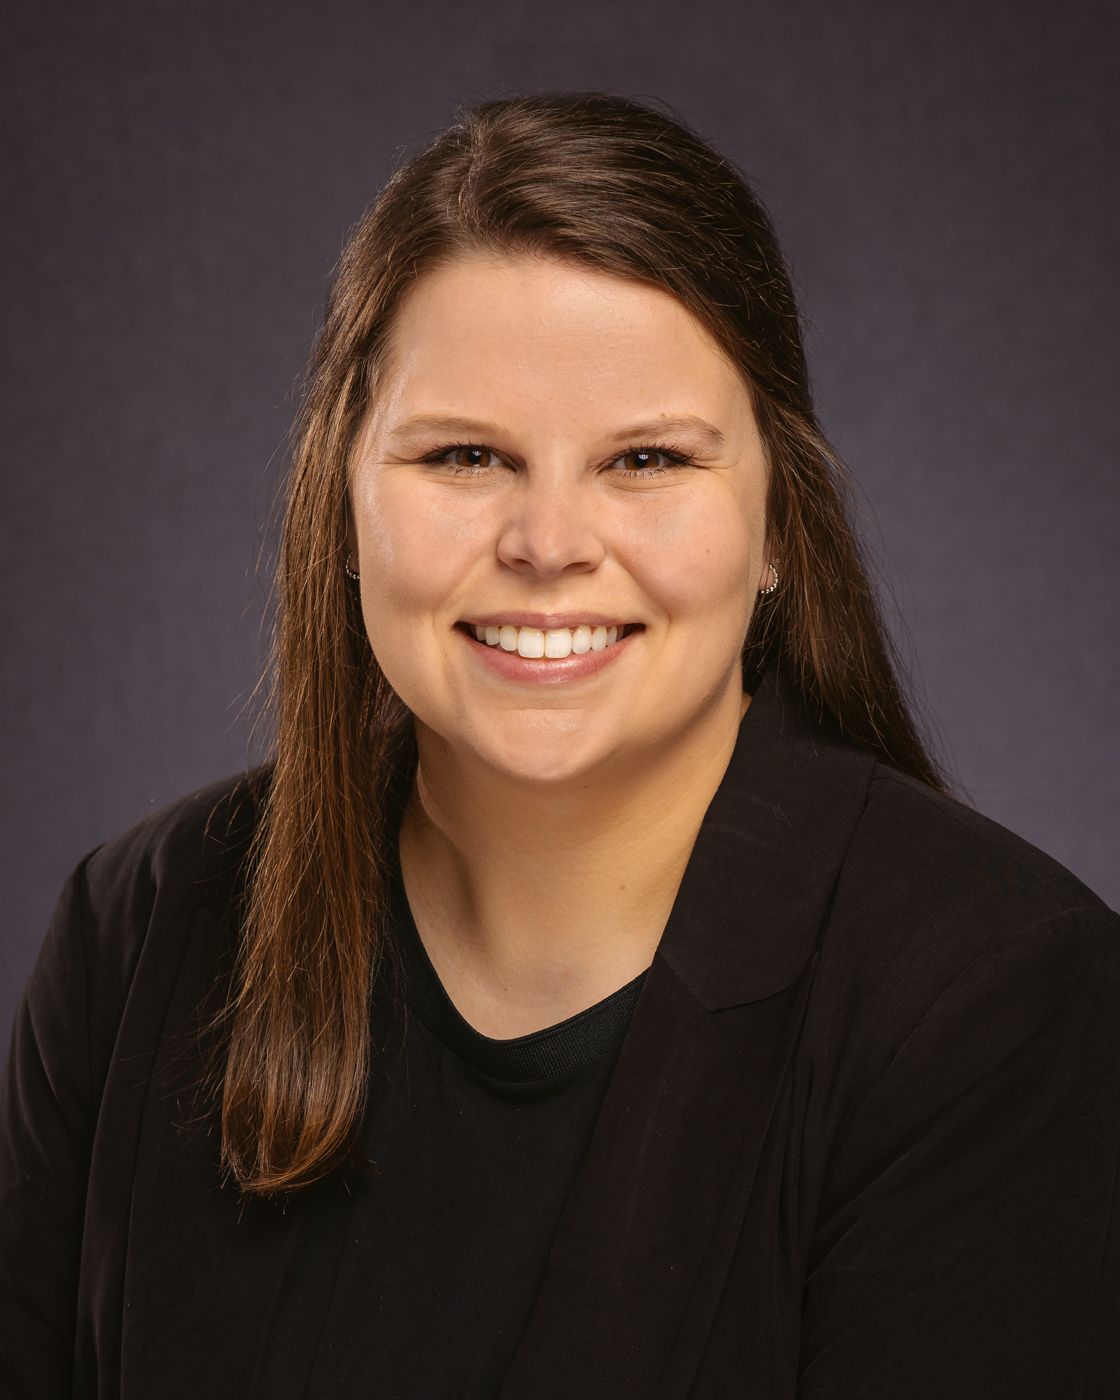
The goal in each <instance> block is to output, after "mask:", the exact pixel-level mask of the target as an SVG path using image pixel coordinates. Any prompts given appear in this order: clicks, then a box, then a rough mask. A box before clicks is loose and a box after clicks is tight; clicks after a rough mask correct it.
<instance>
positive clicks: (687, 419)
mask: <svg viewBox="0 0 1120 1400" xmlns="http://www.w3.org/2000/svg"><path fill="white" fill-rule="evenodd" d="M425 428H427V429H435V430H436V431H437V432H443V433H461V434H464V435H465V436H467V437H501V436H502V429H501V428H499V427H498V425H497V424H496V423H486V422H483V421H481V420H480V419H477V418H457V417H450V416H446V415H444V414H439V413H420V414H417V415H416V417H414V418H407V419H406V420H405V421H404V422H403V423H398V424H396V425H395V426H394V427H393V428H391V429H390V431H389V436H390V437H403V436H405V434H407V433H411V432H416V431H418V430H420V429H425ZM666 433H694V434H695V435H696V436H697V437H698V438H700V439H701V440H702V441H703V442H704V443H705V445H706V446H707V447H708V448H710V449H711V450H712V451H718V450H719V449H720V448H722V447H726V445H727V439H726V438H725V437H724V435H723V434H722V433H721V432H720V430H719V429H718V428H717V427H716V426H715V425H714V424H712V423H709V422H707V421H706V420H705V419H703V418H698V417H697V416H696V415H695V414H693V413H685V414H682V415H679V416H677V417H674V418H649V419H644V420H642V421H641V422H639V423H631V424H629V425H628V426H627V427H625V428H619V429H617V431H616V432H615V433H614V434H613V436H614V437H615V438H616V439H618V440H619V441H623V440H626V439H628V440H630V441H634V440H636V439H639V438H643V437H659V436H662V435H663V434H666Z"/></svg>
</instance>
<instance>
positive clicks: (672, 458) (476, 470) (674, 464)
mask: <svg viewBox="0 0 1120 1400" xmlns="http://www.w3.org/2000/svg"><path fill="white" fill-rule="evenodd" d="M452 452H490V453H493V455H494V456H495V457H496V456H497V455H498V454H497V453H496V452H495V451H494V449H493V448H492V447H487V446H486V444H485V443H481V442H451V443H447V444H446V446H444V447H437V448H436V449H435V451H434V452H429V453H428V454H427V455H426V456H424V457H421V458H420V460H421V462H423V463H425V464H428V465H438V464H440V463H442V461H443V458H445V457H448V456H450V454H451V453H452ZM632 452H639V453H657V454H658V455H659V456H661V457H667V458H668V459H669V462H670V465H669V466H667V467H640V468H638V469H637V470H636V471H623V472H622V473H621V475H622V476H626V477H630V478H631V479H634V478H637V477H648V476H660V475H661V473H662V472H671V471H676V470H677V469H678V468H680V467H691V466H694V465H695V463H694V462H693V459H692V458H691V457H690V456H689V455H688V454H687V453H686V452H682V451H681V450H680V449H679V448H677V447H674V446H673V445H672V444H671V443H667V442H658V443H654V442H646V443H635V444H634V446H633V447H626V448H623V450H622V451H621V452H620V453H619V454H618V456H616V457H612V458H611V461H612V462H617V461H619V460H620V459H621V458H622V457H629V456H630V454H631V453H632ZM448 465H450V470H451V471H452V472H454V473H455V474H456V475H457V476H482V475H484V474H485V473H486V472H487V471H488V470H489V468H488V467H463V466H455V465H451V464H448Z"/></svg>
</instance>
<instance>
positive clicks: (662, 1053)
mask: <svg viewBox="0 0 1120 1400" xmlns="http://www.w3.org/2000/svg"><path fill="white" fill-rule="evenodd" d="M839 473H840V469H839V466H838V464H837V463H836V461H835V458H834V456H833V454H832V453H831V451H830V449H829V446H828V444H827V442H826V440H825V439H824V437H823V436H822V433H821V430H820V428H819V426H818V424H817V422H816V419H815V416H814V412H813V407H812V403H811V399H810V393H809V386H808V377H807V372H806V365H805V359H804V354H803V350H802V344H801V338H800V333H799V328H798V318H797V312H796V307H795V303H794V299H793V295H792V293H791V289H790V284H789V280H788V277H787V274H786V272H785V269H784V267H783V263H782V259H781V256H780V253H779V250H778V247H777V245H776V242H775V239H774V234H773V232H772V229H771V227H770V224H769V222H768V220H767V218H766V216H765V214H764V212H763V210H762V209H761V207H760V205H759V203H758V201H757V200H756V198H755V197H754V196H753V194H752V193H751V191H750V190H749V189H748V187H747V186H746V185H745V184H744V183H743V181H742V178H741V177H740V176H739V175H738V174H737V173H736V172H735V171H734V170H733V168H732V167H731V166H730V165H729V164H728V162H726V161H725V160H724V159H722V158H721V157H720V156H718V155H717V154H715V153H714V152H713V151H712V150H710V149H709V148H708V147H707V146H706V145H704V144H703V143H702V142H701V141H700V140H699V139H698V138H697V137H696V136H695V135H694V134H692V133H691V132H690V131H688V130H687V129H686V128H684V127H683V126H681V125H680V124H679V123H678V122H676V121H675V120H672V119H670V118H669V117H667V116H665V115H663V114H662V113H661V112H659V111H656V110H654V109H651V108H648V107H645V106H641V105H638V104H635V103H632V102H629V101H625V100H623V99H620V98H616V97H611V96H607V95H601V94H581V95H548V94H546V95H542V96H533V97H522V98H514V99H509V100H503V101H498V102H488V103H484V104H482V105H481V106H479V107H477V108H476V109H474V110H473V111H472V112H469V113H467V114H466V115H465V116H464V118H463V119H462V121H461V122H460V123H459V124H457V125H456V126H454V127H453V128H452V129H450V130H448V131H446V132H444V133H443V134H442V135H440V136H439V137H438V138H437V139H436V140H435V141H434V142H433V143H432V144H431V145H430V146H429V147H428V148H427V149H426V150H424V151H423V152H422V153H421V154H419V155H418V156H417V157H415V158H414V159H413V160H411V161H410V162H408V163H407V164H406V165H405V166H403V168H402V169H400V170H399V171H398V172H397V173H396V174H395V175H394V176H393V178H392V179H391V180H390V181H389V183H388V185H387V187H386V188H385V190H384V191H383V192H382V195H381V197H380V199H379V200H378V202H377V204H376V205H375V206H374V208H373V209H372V210H371V212H370V213H369V215H368V216H367V217H366V219H365V220H364V221H363V223H362V224H361V226H360V227H359V228H358V230H357V232H356V234H355V235H354V237H353V239H352V240H351V242H350V244H349V246H348V248H347V249H346V252H345V254H344V257H343V260H342V264H341V268H340V271H339V274H338V277H337V280H336V283H335V286H334V289H333V293H332V296H331V299H330V304H329V307H328V312H327V318H326V324H325V327H324V330H323V333H322V336H321V339H320V342H319V345H318V347H317V351H316V355H315V358H314V362H313V367H312V373H311V377H310V380H309V388H308V392H307V396H306V401H305V406H304V410H303V417H302V422H301V430H300V434H299V438H298V445H297V450H296V453H295V461H294V468H293V472H292V475H291V479H290V486H289V496H288V502H287V517H286V526H285V535H284V544H283V550H282V557H281V560H280V568H279V616H278V626H277V632H276V645H275V663H276V664H275V672H274V674H275V678H276V684H277V688H276V695H275V707H276V708H275V713H276V735H275V751H274V758H273V759H272V760H270V761H269V762H268V763H267V764H265V765H263V766H262V767H260V768H258V769H254V770H252V771H251V772H249V773H248V774H246V775H242V777H241V778H240V780H229V781H224V782H221V783H218V784H215V785H214V786H212V787H210V788H207V789H205V790H203V791H202V792H199V793H196V794H193V795H192V796H191V797H189V798H186V799H184V800H182V801H180V802H177V803H175V804H173V805H171V806H170V807H168V808H166V809H165V810H164V811H162V812H160V813H157V814H156V815H154V816H151V817H148V818H147V819H146V820H145V821H143V822H141V823H140V824H139V825H138V826H136V827H134V828H133V829H132V830H131V831H129V832H127V833H125V834H124V835H122V836H119V837H117V838H115V839H114V840H112V841H109V842H107V843H106V844H105V845H103V846H101V847H99V848H98V849H97V850H95V851H94V852H92V853H91V854H90V855H89V856H87V857H86V858H85V859H84V860H83V861H81V862H80V863H79V865H78V866H77V868H76V869H75V871H74V872H73V874H72V875H71V877H70V879H69V880H68V882H67V884H66V886H65V888H64V890H63V893H62V897H61V899H60V902H59V906H58V910H57V912H56V916H55V919H54V921H53V923H52V926H51V929H50V931H49V933H48V936H47V939H46V942H45V944H44V947H43V950H42V953H41V955H40V959H39V962H38V964H37V966H36V968H35V971H34V973H33V975H32V978H31V980H30V983H29V985H28V988H27V991H26V994H25V998H24V1001H23V1003H22V1006H21V1010H20V1014H19V1018H18V1021H17V1025H16V1029H15V1034H14V1039H13V1047H12V1055H11V1058H10V1061H9V1066H8V1070H7V1076H6V1080H5V1089H4V1098H3V1102H2V1119H3V1134H2V1137H3V1144H2V1146H0V1153H2V1156H0V1181H2V1184H3V1203H4V1219H3V1251H2V1252H3V1267H4V1275H3V1284H4V1298H3V1304H2V1307H3V1313H2V1320H3V1337H4V1353H3V1354H4V1364H5V1366H6V1368H7V1369H6V1384H7V1387H8V1389H7V1391H6V1392H5V1393H9V1394H15V1395H35V1396H55V1395H58V1396H62V1395H66V1394H71V1393H73V1394H75V1395H79V1396H83V1397H85V1396H94V1395H97V1396H102V1395H111V1394H112V1395H115V1394H118V1393H119V1394H121V1395H123V1396H125V1397H126V1400H128V1398H129V1397H141V1396H143V1397H149V1396H159V1397H161V1398H162V1400H168V1397H176V1396H188V1395H189V1396H191V1397H197V1396H200V1395H205V1396H207V1397H223V1396H235V1395H236V1396H247V1395H259V1396H267V1397H287V1396H292V1397H294V1396H304V1395H308V1396H342V1395H356V1394H380V1395H386V1396H392V1397H395V1400H409V1398H410V1397H426V1398H427V1397H437V1396H439V1397H443V1396H447V1397H451V1396H454V1397H464V1400H466V1397H472V1398H473V1397H478V1398H479V1400H481V1397H494V1396H500V1397H501V1400H515V1397H516V1400H547V1398H548V1397H561V1396H563V1397H570V1396H573V1395H586V1396H595V1397H599V1396H601V1397H619V1396H650V1397H653V1396H657V1397H662V1400H668V1397H678V1396H679V1397H684V1396H692V1397H713V1400H714V1397H717V1396H720V1397H722V1396H728V1395H743V1396H746V1395H751V1396H759V1397H767V1400H776V1397H781V1396H790V1397H792V1396H794V1395H798V1396H802V1397H808V1398H809V1400H824V1398H825V1397H829V1400H832V1397H835V1398H836V1400H840V1397H844V1400H848V1397H853V1396H857V1395H858V1396H860V1397H865V1398H866V1397H884V1400H885V1398H886V1397H890V1398H891V1400H900V1397H902V1398H904V1400H915V1398H916V1397H930V1398H931V1400H932V1397H937V1400H944V1397H947V1396H953V1397H954V1398H955V1400H960V1397H967V1396H977V1397H979V1396H984V1397H991V1396H994V1395H1004V1394H1007V1395H1015V1396H1017V1397H1038V1398H1039V1400H1042V1397H1046V1400H1052V1397H1055V1396H1059V1395H1061V1396H1066V1395H1071V1396H1072V1395H1075V1394H1076V1395H1078V1396H1094V1397H1097V1396H1099V1397H1104V1396H1105V1395H1109V1396H1112V1395H1115V1394H1116V1393H1117V1385H1118V1383H1120V1327H1118V1325H1117V1324H1118V1323H1120V1315H1118V1302H1117V1299H1118V1295H1120V1287H1118V1285H1120V1269H1118V1263H1117V1240H1116V1235H1115V1227H1114V1226H1112V1225H1111V1222H1112V1221H1113V1220H1114V1219H1115V1218H1116V1217H1115V1214H1114V1206H1115V1192H1116V1166H1117V1137H1118V1127H1120V1122H1118V1114H1117V1091H1118V1089H1120V1018H1118V1017H1117V1011H1118V1009H1120V995H1118V965H1120V956H1118V954H1120V942H1118V938H1117V934H1118V931H1120V919H1118V918H1117V916H1116V915H1115V914H1114V913H1113V912H1112V911H1110V910H1109V909H1108V908H1107V906H1106V905H1105V904H1104V903H1103V902H1102V901H1101V900H1100V899H1099V898H1098V897H1097V896H1096V895H1095V894H1093V893H1092V891H1090V890H1088V889H1087V888H1086V887H1085V886H1084V885H1083V884H1081V883H1080V882H1079V881H1078V880H1077V879H1076V878H1075V877H1074V876H1073V875H1072V874H1071V873H1070V872H1068V871H1067V870H1065V869H1063V868H1062V867H1061V866H1059V865H1058V864H1057V863H1056V862H1054V861H1053V860H1051V859H1049V858H1048V857H1047V856H1045V855H1044V854H1042V852H1040V851H1038V850H1036V849H1035V848H1033V847H1031V846H1030V845H1028V844H1027V843H1025V842H1024V841H1022V840H1020V839H1019V838H1017V837H1016V836H1014V835H1012V834H1011V833H1010V832H1008V831H1006V830H1005V829H1003V828H1002V827H999V826H997V825H996V824H994V823H992V822H990V821H988V820H986V819H985V818H983V817H982V816H980V815H978V814H976V813H975V812H973V811H971V810H969V809H968V808H966V807H965V806H963V805H962V804H960V803H959V802H958V801H956V800H955V799H954V798H953V797H952V796H950V795H949V793H948V791H947V788H946V784H945V782H944V780H943V779H942V777H941V775H940V773H939V770H938V768H937V766H936V764H935V762H934V761H933V760H932V759H931V758H930V756H929V755H928V754H927V752H926V750H925V748H924V747H923V744H922V741H921V740H920V738H919V736H918V734H917V733H916V730H915V727H914V725H913V723H912V721H911V719H910V716H909V714H908V711H907V708H906V704H905V702H904V699H903V697H902V694H901V692H900V688H899V685H898V683H897V681H896V678H895V672H894V668H893V663H892V659H891V656H890V652H889V648H888V645H887V641H886V637H885V633H884V631H883V628H882V625H881V623H880V620H879V617H878V614H877V610H876V605H875V602H874V599H873V595H872V591H871V588H870V587H869V584H868V580H867V575H866V572H865V569H864V566H863V564H862V562H861V557H860V552H859V549H858V546H857V543H856V540H855V538H854V536H853V533H852V530H851V527H850V525H849V524H848V521H847V517H846V513H845V503H844V495H843V490H842V478H841V477H840V474H839ZM1110 1228H1111V1230H1112V1233H1110Z"/></svg>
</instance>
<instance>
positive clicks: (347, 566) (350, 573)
mask: <svg viewBox="0 0 1120 1400" xmlns="http://www.w3.org/2000/svg"><path fill="white" fill-rule="evenodd" d="M343 567H344V568H345V569H346V577H347V578H352V579H359V578H361V575H360V574H356V573H355V572H354V570H353V569H352V568H351V567H350V551H349V550H347V551H346V563H345V565H344V566H343Z"/></svg>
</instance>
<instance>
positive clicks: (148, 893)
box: [51, 765, 271, 1045]
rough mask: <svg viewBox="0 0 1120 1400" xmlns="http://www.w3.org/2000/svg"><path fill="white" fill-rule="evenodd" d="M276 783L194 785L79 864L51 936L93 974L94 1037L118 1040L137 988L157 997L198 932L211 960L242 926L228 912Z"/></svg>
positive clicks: (267, 768)
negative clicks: (122, 1019) (237, 926)
mask: <svg viewBox="0 0 1120 1400" xmlns="http://www.w3.org/2000/svg"><path fill="white" fill-rule="evenodd" d="M270 777H271V765H261V766H260V767H257V768H254V769H250V770H248V771H246V772H243V773H240V774H236V775H231V776H228V777H224V778H220V779H217V780H215V781H213V782H211V783H208V784H206V785H205V786H203V787H200V788H196V789H195V790H194V791H192V792H190V793H187V794H184V795H183V796H181V797H178V798H176V799H175V800H174V801H172V802H169V803H166V804H165V805H164V806H162V807H160V808H159V809H158V810H156V811H154V812H150V813H148V814H147V815H146V816H145V817H143V818H142V819H141V820H139V821H137V822H135V823H134V824H133V825H132V826H130V827H128V828H127V829H125V830H124V831H121V832H119V833H118V834H117V835H115V836H113V837H112V838H111V839H109V840H108V841H105V842H104V843H103V844H102V845H100V846H98V847H96V848H95V849H94V850H93V851H91V852H90V853H89V854H88V855H87V856H85V857H84V858H83V860H82V861H80V862H79V863H78V865H77V867H76V868H75V870H74V871H73V873H72V874H71V876H70V878H69V880H68V881H67V884H66V887H65V889H64V891H63V895H62V898H61V900H60V902H59V908H58V910H56V915H55V921H54V925H53V927H52V933H51V937H52V938H53V939H54V940H55V941H56V942H59V941H64V942H65V945H66V947H67V948H68V950H69V951H68V953H67V954H66V956H67V957H68V958H71V959H75V960H78V961H80V963H81V965H82V966H83V967H84V969H85V981H86V991H87V997H88V1003H89V1014H90V1017H91V1027H90V1031H91V1040H93V1041H95V1042H97V1043H103V1044H105V1045H107V1044H108V1043H110V1042H111V1040H112V1038H113V1037H114V1036H115V1035H116V1028H117V1025H118V1022H119V1019H120V1017H121V1015H122V1014H123V1011H124V1007H125V1005H126V1003H127V1002H128V1001H129V1000H130V999H133V1000H134V999H135V998H134V997H133V993H134V992H135V993H136V996H137V997H139V998H140V999H141V1000H146V999H149V998H150V999H152V1000H153V1004H155V1003H156V1002H158V1001H159V999H160V997H161V996H162V995H163V994H164V992H165V991H166V989H167V988H168V987H169V986H170V985H171V984H172V983H173V981H174V979H175V978H176V977H177V976H178V975H179V968H180V963H181V959H182V956H183V952H184V948H185V946H186V943H187V941H188V940H191V939H192V936H193V937H194V938H195V940H196V941H197V939H198V938H202V939H204V940H205V942H206V943H207V945H208V946H209V945H211V944H212V945H213V948H212V949H211V950H210V951H211V954H212V955H213V954H214V953H215V952H216V950H217V949H218V947H219V945H221V944H222V942H223V941H224V939H225V937H226V935H227V934H228V933H229V932H230V931H231V930H232V928H233V927H234V926H235V921H234V920H232V919H231V917H230V914H231V911H232V909H233V906H234V903H235V900H236V899H237V897H238V895H239V892H240V890H241V888H242V885H243V878H244V873H245V857H246V855H247V853H248V850H249V846H250V843H251V840H252V837H253V834H254V832H255V830H256V828H257V825H258V822H259V817H260V811H261V807H262V804H263V799H264V796H265V794H266V792H267V787H268V782H269V779H270ZM200 913H203V914H205V915H206V917H202V918H200Z"/></svg>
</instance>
